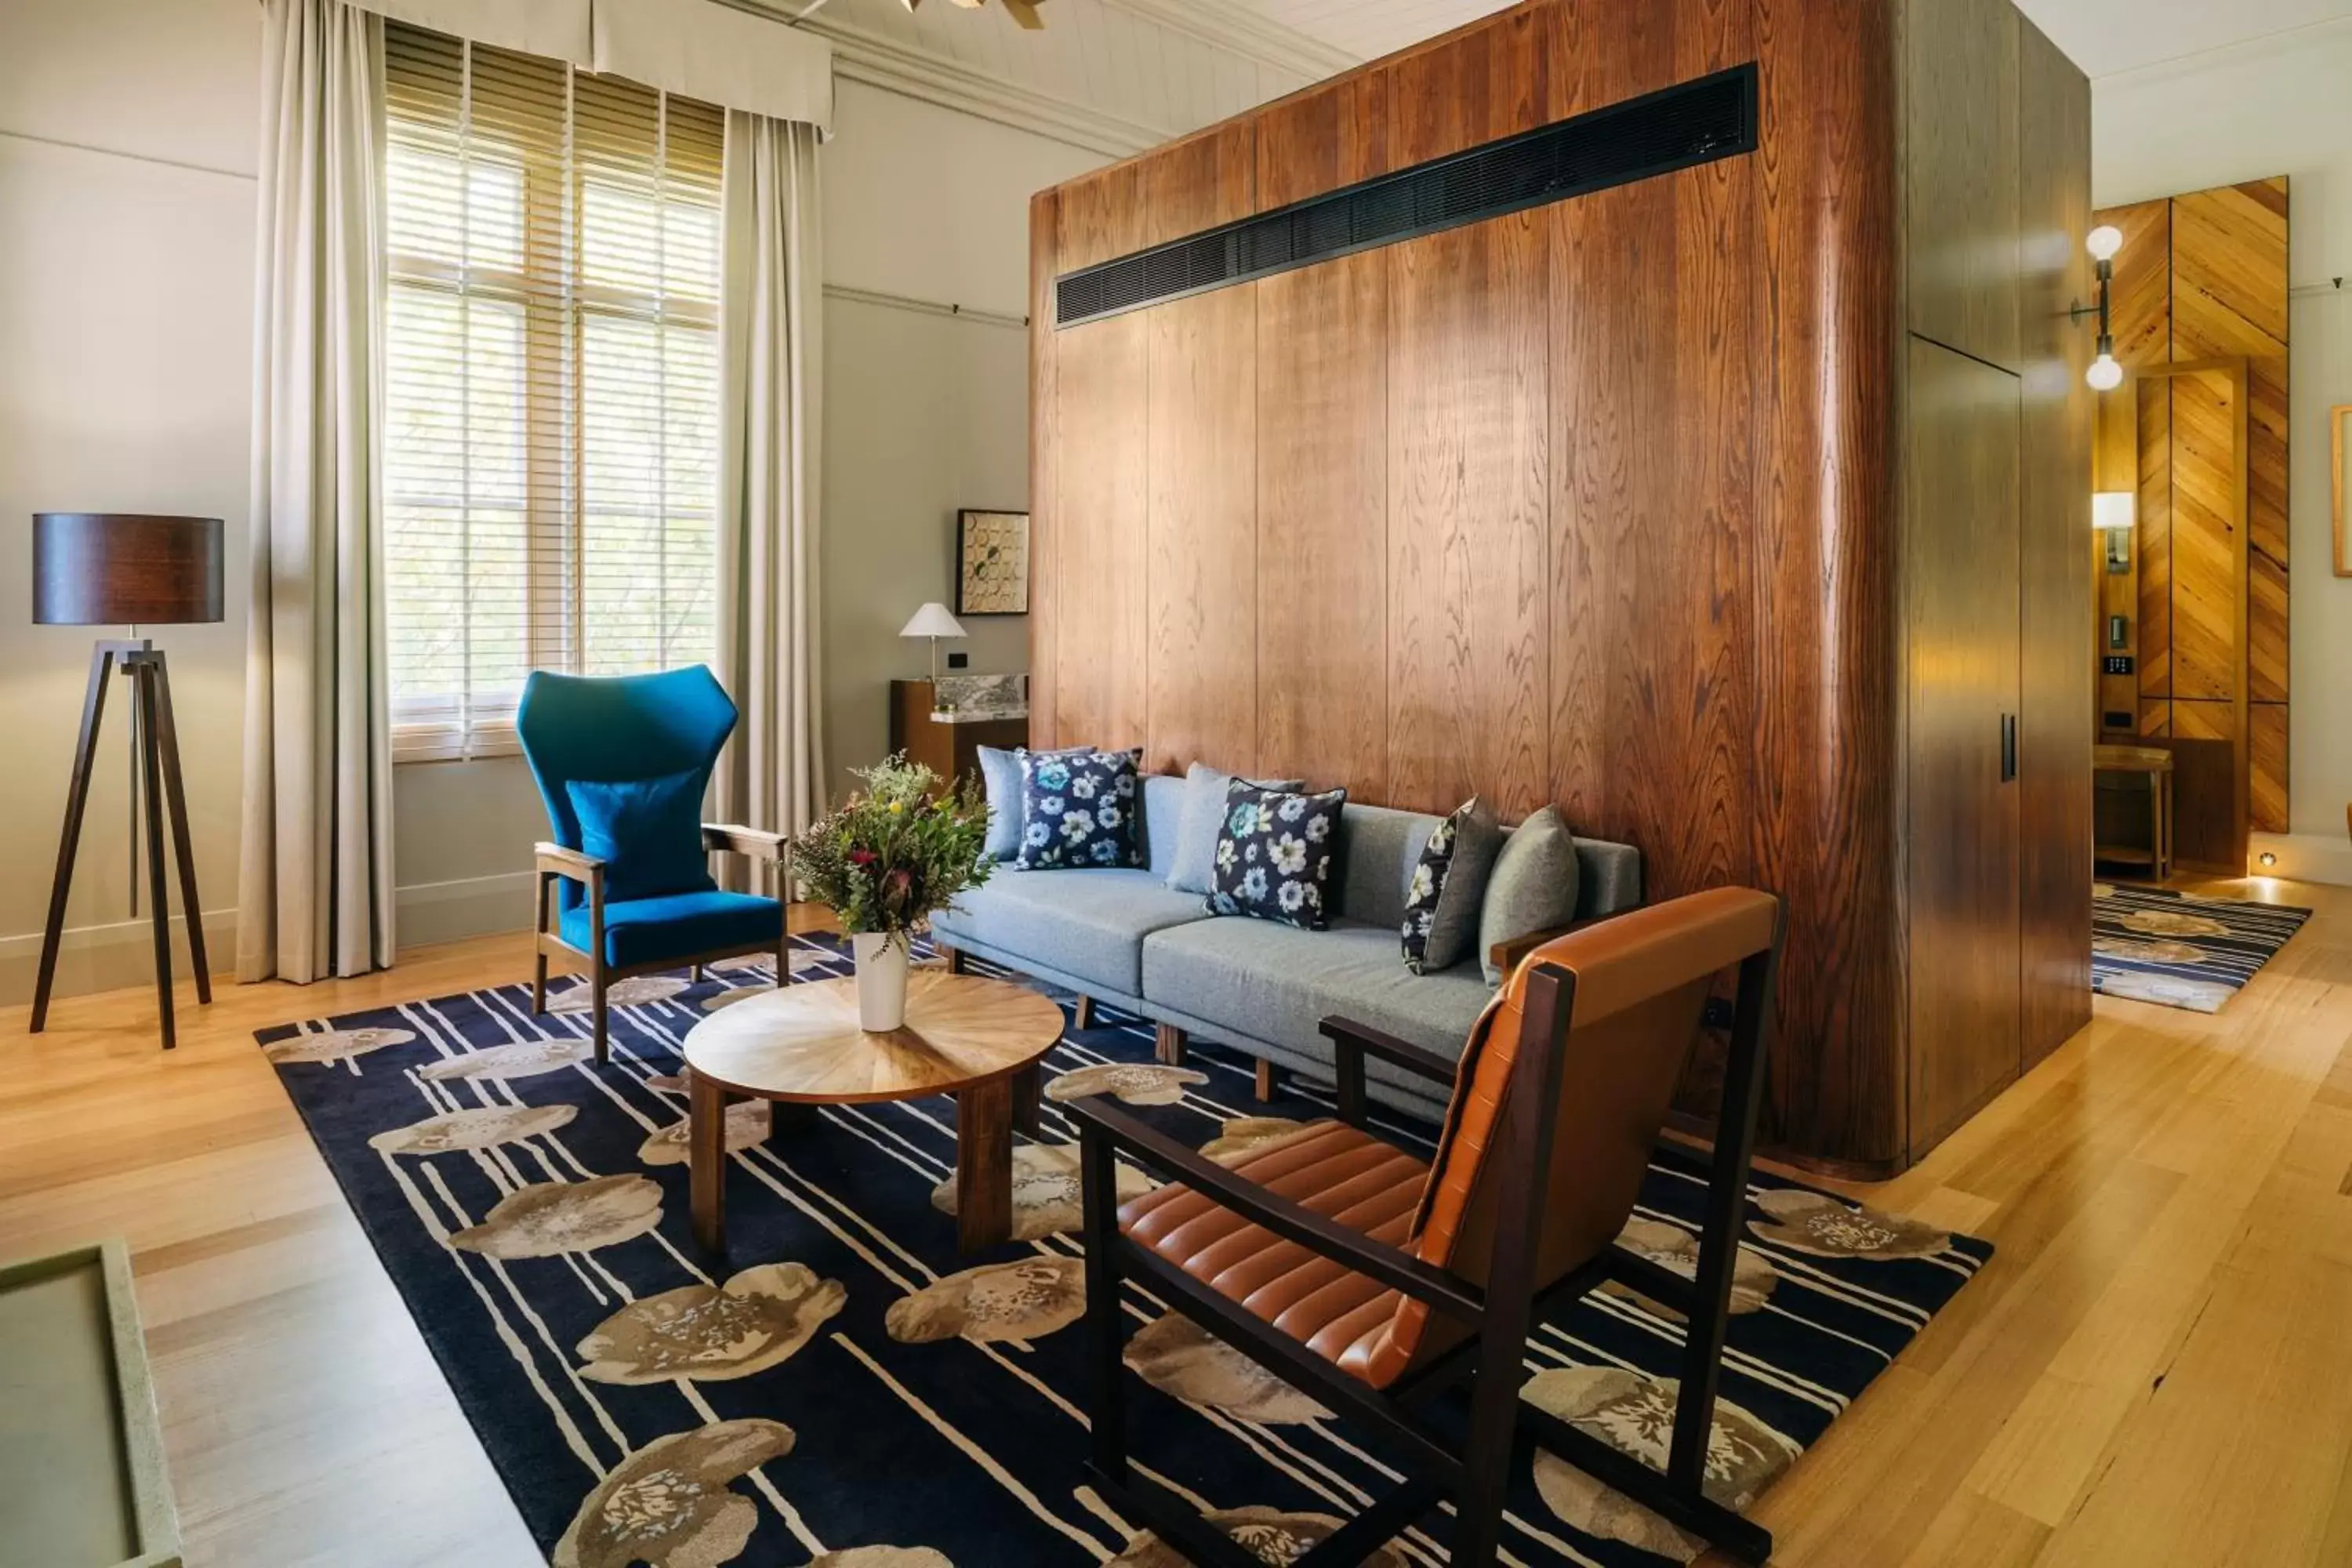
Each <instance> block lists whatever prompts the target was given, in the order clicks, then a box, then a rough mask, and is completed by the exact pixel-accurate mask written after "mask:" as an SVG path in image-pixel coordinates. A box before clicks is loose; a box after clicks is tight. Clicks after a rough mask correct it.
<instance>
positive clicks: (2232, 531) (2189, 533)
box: [2171, 371, 2245, 702]
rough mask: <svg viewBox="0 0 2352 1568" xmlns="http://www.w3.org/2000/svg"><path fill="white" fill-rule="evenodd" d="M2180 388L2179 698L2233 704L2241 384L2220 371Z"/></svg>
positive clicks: (2179, 379) (2237, 651) (2184, 378)
mask: <svg viewBox="0 0 2352 1568" xmlns="http://www.w3.org/2000/svg"><path fill="white" fill-rule="evenodd" d="M2171 381H2172V442H2171V456H2172V465H2171V467H2172V583H2171V587H2172V697H2173V700H2175V701H2180V700H2184V699H2186V700H2196V701H2223V702H2225V701H2234V700H2238V699H2239V698H2240V697H2241V696H2242V690H2241V688H2240V686H2239V679H2240V661H2241V659H2242V658H2243V657H2244V650H2243V645H2242V640H2241V633H2242V621H2243V618H2244V613H2245V610H2244V606H2245V581H2244V577H2243V574H2242V572H2241V571H2240V568H2239V560H2240V557H2241V552H2242V549H2243V545H2244V541H2243V539H2242V537H2241V535H2242V528H2243V520H2242V511H2241V509H2242V506H2243V504H2244V490H2243V489H2242V484H2243V480H2242V469H2241V468H2240V466H2239V465H2240V453H2239V451H2238V438H2239V432H2240V428H2241V422H2242V420H2243V418H2244V416H2245V411H2244V409H2243V408H2242V407H2241V406H2240V405H2239V397H2238V393H2237V389H2236V388H2237V384H2236V383H2235V382H2234V381H2233V380H2232V378H2231V377H2230V376H2227V375H2224V374H2221V373H2220V372H2217V371H2205V372H2199V373H2196V374H2187V375H2176V376H2174V377H2172V378H2171Z"/></svg>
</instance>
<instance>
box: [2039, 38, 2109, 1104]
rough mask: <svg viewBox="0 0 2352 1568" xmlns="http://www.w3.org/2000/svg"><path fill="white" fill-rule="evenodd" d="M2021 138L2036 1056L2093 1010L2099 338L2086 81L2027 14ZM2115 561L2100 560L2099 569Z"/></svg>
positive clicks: (2058, 1043) (2058, 1041)
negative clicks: (2089, 631) (2087, 630)
mask: <svg viewBox="0 0 2352 1568" xmlns="http://www.w3.org/2000/svg"><path fill="white" fill-rule="evenodd" d="M2018 105H2019V114H2020V126H2019V137H2020V141H2021V143H2022V144H2024V145H2026V146H2030V147H2032V148H2033V149H2034V150H2035V152H2034V156H2032V158H2029V159H2027V160H2025V162H2024V163H2023V165H2022V170H2021V185H2020V190H2019V213H2020V221H2021V227H2020V245H2019V250H2020V254H2021V257H2023V258H2024V259H2025V262H2026V270H2025V273H2024V276H2023V279H2021V289H2022V296H2021V297H2022V301H2023V303H2022V306H2021V311H2020V330H2021V340H2020V344H2019V346H2020V350H2021V357H2022V358H2023V361H2024V374H2023V376H2022V379H2021V390H2022V394H2023V398H2024V407H2023V417H2022V420H2021V425H2020V436H2021V457H2022V471H2021V486H2022V489H2021V495H2020V503H2021V504H2020V509H2019V518H2018V528H2019V538H2018V584H2019V605H2018V628H2019V646H2020V651H2021V658H2020V660H2019V676H2020V686H2019V709H2018V715H2019V718H2018V726H2019V735H2018V789H2019V814H2020V831H2021V842H2022V843H2023V844H2025V845H2028V846H2031V847H2032V849H2031V853H2028V854H2026V855H2024V856H2023V857H2022V858H2021V861H2020V865H2019V882H2018V927H2019V930H2018V935H2019V943H2020V946H2019V963H2018V969H2019V983H2018V1036H2019V1039H2020V1042H2021V1046H2022V1047H2023V1062H2024V1065H2025V1066H2029V1067H2030V1066H2032V1064H2033V1063H2034V1062H2037V1061H2039V1060H2041V1059H2042V1058H2043V1057H2044V1056H2047V1055H2048V1054H2049V1053H2050V1052H2051V1051H2053V1050H2055V1049H2056V1048H2057V1047H2059V1046H2061V1045H2062V1044H2063V1043H2064V1042H2065V1040H2066V1038H2067V1037H2069V1036H2070V1035H2072V1034H2073V1033H2074V1031H2075V1030H2076V1029H2078V1028H2080V1027H2082V1026H2084V1024H2086V1023H2088V1022H2089V1021H2090V1017H2091V973H2090V971H2091V879H2092V866H2091V839H2092V831H2091V804H2092V803H2091V783H2092V781H2091V763H2090V754H2091V742H2092V733H2093V725H2094V722H2095V719H2094V715H2093V712H2092V707H2093V701H2094V693H2093V689H2092V688H2093V683H2094V680H2095V669H2096V668H2097V667H2096V665H2095V663H2094V661H2093V659H2092V658H2085V657H2084V655H2085V651H2086V650H2085V647H2084V636H2083V630H2084V628H2083V617H2084V615H2085V614H2086V613H2089V612H2090V611H2091V609H2092V593H2093V588H2092V575H2091V574H2092V555H2093V551H2092V550H2091V549H2090V548H2086V544H2087V543H2088V541H2087V540H2086V535H2088V534H2089V532H2090V521H2091V517H2090V510H2091V509H2090V491H2091V489H2092V485H2091V458H2092V453H2091V447H2092V438H2093V430H2092V426H2093V422H2094V419H2095V414H2096V409H2095V401H2096V399H2095V395H2094V394H2093V393H2092V391H2091V389H2090V388H2089V387H2088V386H2087V385H2085V384H2084V381H2083V372H2084V367H2085V366H2086V365H2088V364H2089V363H2090V358H2091V349H2092V344H2091V341H2090V339H2089V337H2088V336H2087V335H2086V334H2085V333H2084V332H2083V331H2082V330H2081V329H2080V328H2079V327H2077V326H2076V325H2075V324H2074V321H2071V320H2070V319H2069V318H2068V315H2067V307H2068V306H2069V305H2070V304H2072V303H2073V302H2074V301H2075V300H2083V299H2087V298H2088V297H2089V295H2090V290H2091V288H2092V277H2091V264H2090V258H2089V256H2088V255H2087V254H2086V253H2085V252H2084V249H2083V245H2082V236H2083V235H2084V233H2085V232H2086V231H2087V230H2088V229H2089V227H2090V218H2091V139H2090V138H2091V88H2090V82H2089V81H2088V79H2085V78H2084V75H2083V73H2082V72H2081V71H2079V70H2077V69H2076V68H2074V64H2073V62H2072V61H2070V60H2068V59H2067V58H2066V57H2065V56H2064V55H2063V54H2062V53H2060V52H2059V50H2058V47H2057V46H2055V45H2054V44H2053V43H2051V42H2050V40H2049V39H2048V38H2047V37H2043V36H2042V31H2041V29H2039V28H2037V27H2035V26H2032V24H2031V23H2026V24H2021V26H2020V30H2019V47H2018ZM2102 575H2104V573H2102Z"/></svg>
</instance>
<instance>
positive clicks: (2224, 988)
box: [2091, 882, 2311, 1013]
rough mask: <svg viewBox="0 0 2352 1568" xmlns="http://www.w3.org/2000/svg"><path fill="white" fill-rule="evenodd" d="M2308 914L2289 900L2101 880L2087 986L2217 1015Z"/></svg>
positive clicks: (2094, 898)
mask: <svg viewBox="0 0 2352 1568" xmlns="http://www.w3.org/2000/svg"><path fill="white" fill-rule="evenodd" d="M2310 918H2311V911H2310V910H2306V909H2302V908H2299V907H2297V906H2295V905H2293V904H2270V903H2263V902H2262V901H2260V900H2253V899H2230V898H2221V897H2218V896H2215V895H2212V894H2206V893H2182V892H2175V891H2173V890H2172V889H2167V888H2135V887H2127V886H2126V885H2124V884H2122V883H2120V882H2100V883H2097V884H2096V885H2095V886H2094V887H2093V888H2092V889H2091V989H2092V990H2094V991H2096V992H2098V993H2099V994H2101V995H2104V996H2121V997H2124V998H2126V999H2128V1000H2130V1001H2134V1002H2153V1003H2155V1004H2157V1005H2158V1006H2162V1007H2183V1008H2186V1009H2188V1010H2189V1012H2192V1013H2218V1012H2220V1011H2221V1009H2222V1007H2223V1006H2225V1005H2227V1004H2228V1003H2229V1000H2230V998H2231V997H2232V996H2235V995H2236V994H2238V993H2239V992H2240V991H2241V990H2242V989H2243V988H2244V987H2245V984H2246V982H2247V981H2249V980H2252V978H2253V977H2254V975H2255V973H2257V972H2258V971H2260V970H2261V968H2262V967H2263V964H2265V963H2269V962H2270V961H2271V959H2272V958H2273V956H2275V955H2276V954H2277V952H2278V951H2279V949H2281V948H2282V947H2284V946H2285V945H2286V944H2287V942H2288V940H2289V939H2290V938H2292V937H2293V936H2294V933H2295V932H2296V931H2300V930H2301V929H2303V922H2304V921H2307V920H2309V919H2310Z"/></svg>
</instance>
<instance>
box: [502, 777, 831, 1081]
mask: <svg viewBox="0 0 2352 1568" xmlns="http://www.w3.org/2000/svg"><path fill="white" fill-rule="evenodd" d="M787 842H788V841H787V840H786V839H785V837H784V836H783V835H782V834H780V833H763V832H761V830H760V829H758V828H756V827H737V826H732V825H730V824H727V823H719V822H706V823H704V824H703V825H702V847H703V849H704V851H705V852H706V853H710V854H719V853H722V852H724V853H732V854H736V855H741V856H743V857H745V858H748V859H752V860H766V861H769V862H771V863H772V864H773V865H776V866H778V867H781V868H782V871H781V873H780V875H779V878H778V882H777V885H778V886H779V887H781V888H789V887H790V886H791V885H792V868H791V861H790V858H789V856H788V855H787V853H786V845H787ZM531 855H532V859H533V863H534V865H535V866H536V868H537V870H538V876H539V883H538V887H537V889H535V891H534V894H533V898H534V900H535V908H534V911H533V922H532V923H533V928H534V930H535V931H536V933H537V934H536V937H535V940H534V943H533V945H534V947H535V948H536V950H537V951H536V952H534V954H533V955H532V959H531V975H530V1010H531V1013H532V1015H533V1016H538V1015H540V1014H542V1013H544V1012H546V1011H547V961H548V960H549V959H550V958H551V957H552V958H565V959H570V960H572V961H574V962H575V963H577V964H578V965H579V966H580V967H581V968H583V969H584V970H585V971H586V972H587V974H588V996H589V1001H588V1010H589V1016H590V1018H591V1025H590V1029H591V1037H593V1040H594V1041H595V1045H596V1059H597V1060H598V1061H600V1062H603V1061H609V1060H611V1059H612V1054H611V1047H610V1045H609V1044H608V1043H607V1041H606V1040H605V1037H604V1028H605V1023H606V1020H607V1017H608V1016H609V1014H610V1011H611V1010H610V1008H609V1007H608V1006H607V1005H606V1003H605V994H606V993H607V992H609V991H610V990H611V988H612V985H613V983H614V981H616V980H627V979H629V978H631V977H632V976H635V975H639V974H659V973H663V972H665V971H667V970H672V969H676V968H677V966H678V965H679V964H681V963H685V964H691V965H692V966H693V968H694V972H695V975H696V978H698V979H699V978H700V977H701V973H702V966H703V965H704V964H706V963H717V962H718V961H719V960H720V959H722V958H742V957H745V956H747V955H749V954H751V953H755V952H773V953H774V954H775V956H776V984H778V985H789V984H792V975H793V969H792V946H793V931H792V920H791V916H790V909H789V904H790V900H779V901H780V902H782V903H784V904H786V905H787V909H786V911H785V920H784V924H783V927H782V930H781V931H778V932H777V935H776V940H775V941H774V942H749V943H744V944H740V945H738V946H735V947H720V948H713V949H711V950H710V951H709V952H682V953H678V954H677V955H676V956H674V957H670V958H663V959H657V960H656V961H654V962H653V963H628V964H612V963H605V962H604V861H603V860H601V859H599V858H596V857H595V856H593V855H589V854H584V853H583V852H582V851H580V850H577V849H567V848H565V847H563V846H562V845H561V844H545V843H541V844H535V845H533V846H532V847H531ZM558 878H562V879H565V880H567V881H572V882H577V883H579V884H580V886H581V887H582V888H583V889H586V891H587V894H588V950H587V951H585V952H583V951H582V950H581V949H579V948H576V947H574V946H572V944H571V943H570V942H566V941H564V940H563V938H562V936H560V935H558V934H557V931H556V924H555V918H554V908H553V906H554V899H553V897H552V894H553V892H554V889H555V883H556V879H558Z"/></svg>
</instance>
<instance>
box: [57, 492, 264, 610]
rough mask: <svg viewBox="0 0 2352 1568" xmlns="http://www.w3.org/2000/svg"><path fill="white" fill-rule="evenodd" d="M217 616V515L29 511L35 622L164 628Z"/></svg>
mask: <svg viewBox="0 0 2352 1568" xmlns="http://www.w3.org/2000/svg"><path fill="white" fill-rule="evenodd" d="M220 618H221V520H220V519H218V518H216V517H147V516H142V515H140V514H138V513H133V512H109V511H41V512H35V513H34V514H33V620H34V622H35V623H36V624H37V625H39V626H130V625H141V626H170V625H173V624H174V623H182V622H188V621H216V620H219V619H220Z"/></svg>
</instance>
